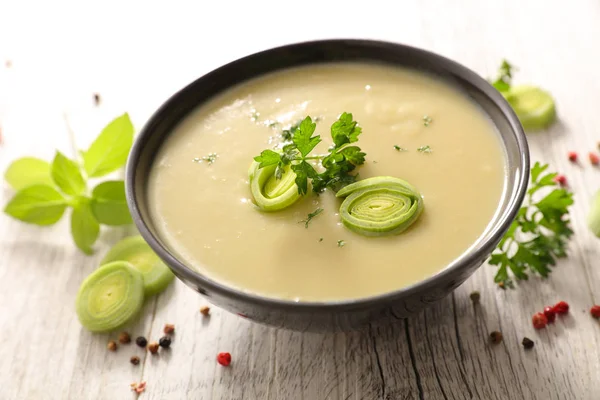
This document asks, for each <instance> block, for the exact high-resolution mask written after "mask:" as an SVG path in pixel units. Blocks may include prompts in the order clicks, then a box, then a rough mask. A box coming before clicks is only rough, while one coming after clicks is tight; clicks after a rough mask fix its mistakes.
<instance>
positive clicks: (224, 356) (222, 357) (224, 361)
mask: <svg viewBox="0 0 600 400" xmlns="http://www.w3.org/2000/svg"><path fill="white" fill-rule="evenodd" d="M217 362H218V363H219V364H221V365H222V366H224V367H228V366H229V364H231V354H229V353H219V354H217Z"/></svg>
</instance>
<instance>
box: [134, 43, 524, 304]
mask: <svg viewBox="0 0 600 400" xmlns="http://www.w3.org/2000/svg"><path fill="white" fill-rule="evenodd" d="M347 44H352V45H359V46H367V47H373V48H382V47H383V48H386V49H396V50H402V51H405V52H414V53H415V54H419V55H420V57H423V58H428V59H429V60H431V61H432V62H435V63H440V64H441V65H444V70H446V71H447V72H448V73H449V74H450V75H452V76H455V77H460V78H461V79H462V80H465V81H467V82H468V83H469V84H471V85H472V86H473V87H475V89H476V90H478V91H479V92H480V93H481V94H483V95H484V96H485V97H487V99H488V100H490V101H491V102H492V103H493V104H494V105H495V106H496V107H497V108H498V109H499V110H500V111H501V113H502V115H503V116H504V117H505V118H506V120H507V121H508V123H509V127H510V129H511V130H512V133H513V134H514V135H515V139H516V144H517V147H518V149H519V150H520V155H519V157H518V160H519V165H516V166H511V165H509V164H508V160H507V166H506V167H507V170H510V169H511V167H516V168H517V173H516V178H517V179H518V182H517V185H516V190H513V191H512V195H509V194H507V193H505V192H508V189H507V188H505V189H504V190H503V195H502V198H506V196H510V197H509V199H508V203H507V205H506V208H505V210H504V212H503V213H500V215H499V216H494V217H493V219H491V220H490V223H491V222H493V221H494V219H495V220H496V222H495V224H494V225H492V226H491V227H490V225H488V227H487V228H486V231H484V232H483V233H482V234H481V235H480V236H479V238H478V241H477V242H474V243H473V244H472V245H471V246H470V247H469V248H468V249H466V250H465V251H464V252H463V253H462V254H461V255H460V256H459V257H457V258H455V259H454V260H453V261H452V262H450V263H449V264H447V265H446V266H445V267H444V268H442V269H441V270H440V271H438V272H437V273H435V274H433V275H431V276H429V277H427V278H425V279H423V280H420V281H418V282H415V283H413V284H411V285H408V286H405V287H402V288H399V289H396V290H393V291H390V292H386V293H381V294H377V295H374V296H369V297H363V298H357V299H348V300H334V301H319V302H312V301H300V302H297V301H293V300H286V299H277V298H274V297H267V296H263V295H259V294H255V293H251V292H247V291H244V290H241V289H238V288H236V287H234V286H228V285H227V284H225V283H220V282H218V281H216V280H213V279H211V278H210V277H208V276H205V275H203V274H201V273H199V272H197V271H195V270H193V269H192V268H190V267H187V266H186V265H185V264H184V263H183V262H181V261H180V260H179V259H178V258H176V257H175V256H174V255H172V254H171V252H170V251H169V250H167V249H166V248H165V247H163V246H162V244H161V243H160V241H159V240H158V239H157V238H156V237H155V236H154V235H153V234H152V231H151V230H150V229H149V227H148V226H147V224H146V222H145V220H144V218H143V216H142V214H141V212H140V209H139V207H138V202H139V199H138V195H137V193H136V190H135V188H136V180H137V176H136V175H137V168H136V167H137V165H138V164H139V161H140V157H141V155H142V153H143V148H144V143H145V142H146V141H147V139H148V138H150V137H151V136H152V135H153V128H152V127H153V126H155V124H156V122H157V120H158V119H159V118H161V114H163V113H165V112H166V111H167V110H169V109H171V108H172V107H173V106H174V105H176V104H177V103H178V101H179V98H180V97H181V95H182V92H184V91H185V90H186V89H187V88H189V87H191V86H193V85H195V84H196V83H197V81H199V80H201V79H202V78H203V77H204V76H206V75H208V74H210V73H213V72H216V71H219V70H221V69H226V68H232V66H234V65H237V64H239V63H243V62H246V61H248V59H251V58H256V57H261V56H265V55H266V54H268V53H270V52H276V51H281V50H294V49H298V48H303V47H307V46H324V45H326V46H335V45H347ZM373 61H376V60H373ZM326 62H329V61H324V63H326ZM340 62H344V61H340ZM349 62H351V61H349ZM365 62H368V61H365ZM317 63H323V62H322V61H321V62H320V61H317V60H315V64H317ZM199 104H200V103H199ZM186 116H187V115H186ZM183 118H185V116H184V117H183ZM183 118H182V119H183ZM529 169H530V158H529V148H528V144H527V139H526V136H525V132H524V130H523V128H522V126H521V123H520V121H519V119H518V117H517V115H516V114H515V112H514V111H513V109H512V107H511V106H510V105H509V104H508V102H507V101H506V99H505V98H504V97H503V96H502V95H501V94H500V93H499V92H498V91H497V90H496V89H495V88H494V87H493V86H492V85H491V84H490V83H489V82H488V81H486V80H485V79H483V78H482V77H481V76H479V75H478V74H477V73H475V72H474V71H472V70H471V69H469V68H467V67H465V66H463V65H462V64H459V63H457V62H455V61H453V60H451V59H449V58H446V57H444V56H441V55H439V54H436V53H434V52H431V51H428V50H424V49H421V48H418V47H414V46H409V45H405V44H401V43H395V42H388V41H381V40H369V39H351V38H349V39H325V40H313V41H303V42H296V43H290V44H286V45H282V46H277V47H272V48H268V49H266V50H262V51H259V52H255V53H253V54H250V55H247V56H245V57H242V58H238V59H237V60H234V61H231V62H229V63H227V64H224V65H222V66H220V67H218V68H216V69H213V70H212V71H210V72H207V73H206V74H204V75H202V76H200V77H198V78H197V79H195V80H194V81H193V82H191V83H189V84H188V85H186V86H185V87H183V88H181V89H180V90H178V91H177V92H176V93H175V94H173V95H172V96H171V97H170V98H169V99H167V100H166V101H165V102H164V103H163V104H162V105H161V106H160V107H159V108H158V109H157V110H156V111H155V112H154V113H153V114H152V116H151V117H150V118H149V119H148V121H147V122H146V123H145V125H144V126H143V128H142V129H141V130H140V132H139V134H138V136H137V138H136V139H135V141H134V144H133V146H132V149H131V152H130V155H129V158H128V161H127V165H126V173H125V185H126V197H127V204H128V207H129V210H130V212H131V215H132V217H133V221H134V223H135V225H136V226H137V228H138V230H139V232H140V234H141V235H142V237H143V238H144V240H145V241H146V242H147V243H148V244H149V245H150V247H151V248H152V249H153V250H154V251H155V252H156V253H157V254H158V255H159V256H160V258H162V259H163V261H165V263H166V264H167V265H168V266H169V268H171V269H172V270H173V271H174V272H175V275H176V276H178V277H183V280H185V281H191V282H193V283H194V284H198V287H200V288H202V289H204V290H206V291H207V293H208V295H209V296H212V294H213V293H214V294H218V295H220V296H223V297H225V298H233V299H235V300H238V301H241V302H243V303H249V304H253V305H258V306H265V307H268V308H276V309H280V310H293V311H294V312H309V313H310V312H315V311H318V312H331V311H338V312H339V311H344V310H352V309H365V308H370V307H373V306H375V305H380V304H383V303H389V302H393V301H394V300H395V299H398V298H401V297H405V296H410V295H412V294H414V293H417V292H422V291H426V290H427V289H429V288H432V287H433V286H436V284H437V283H439V282H442V281H444V280H449V279H452V278H451V277H452V276H456V275H457V274H458V273H459V272H460V271H461V270H464V269H467V268H468V267H469V266H470V265H472V264H473V263H476V262H478V260H479V259H480V258H482V257H483V256H484V255H486V254H489V253H491V252H492V251H493V249H494V248H495V247H496V245H497V243H498V242H499V241H500V239H501V237H502V236H503V235H504V232H506V230H507V229H508V228H509V226H510V224H511V223H512V221H513V219H514V218H515V217H516V214H517V212H518V210H519V208H520V206H521V203H522V201H523V199H524V196H525V194H526V190H527V186H528V182H529ZM146 178H147V176H146ZM499 209H500V206H498V208H497V209H496V211H498V210H499ZM484 235H485V237H484ZM180 279H181V278H180ZM211 292H212V293H211Z"/></svg>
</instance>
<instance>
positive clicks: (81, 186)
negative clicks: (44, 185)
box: [51, 151, 85, 196]
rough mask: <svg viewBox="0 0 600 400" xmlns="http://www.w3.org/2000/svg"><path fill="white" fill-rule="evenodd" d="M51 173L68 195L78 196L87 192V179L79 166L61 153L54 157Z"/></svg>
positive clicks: (55, 181) (58, 152)
mask: <svg viewBox="0 0 600 400" xmlns="http://www.w3.org/2000/svg"><path fill="white" fill-rule="evenodd" d="M51 172H52V179H53V180H54V183H56V185H57V186H58V187H59V188H60V189H61V190H62V191H63V192H65V193H66V194H70V195H71V196H76V195H79V194H82V193H83V192H84V191H85V179H84V178H83V175H81V170H80V169H79V165H78V164H77V163H76V162H75V161H73V160H70V159H68V158H67V157H65V156H64V154H62V153H61V152H60V151H57V152H56V155H55V156H54V161H52V171H51Z"/></svg>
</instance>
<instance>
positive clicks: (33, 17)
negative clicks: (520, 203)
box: [0, 0, 600, 400]
mask: <svg viewBox="0 0 600 400" xmlns="http://www.w3.org/2000/svg"><path fill="white" fill-rule="evenodd" d="M6 3H8V2H5V3H3V4H2V5H0V61H2V64H3V63H4V61H6V60H10V61H11V62H12V66H10V68H8V67H6V68H5V66H4V65H0V124H1V126H2V130H3V136H4V140H3V143H2V145H1V146H0V170H4V169H5V168H6V167H7V166H8V164H9V163H10V162H11V161H12V160H13V159H16V158H18V157H21V156H24V155H35V156H40V157H43V158H46V159H51V157H52V156H53V153H54V149H55V148H58V149H60V150H61V151H63V152H64V153H65V154H68V155H70V156H73V155H74V154H75V153H74V152H75V149H76V148H85V147H87V145H88V144H89V143H90V141H91V140H92V139H93V137H94V136H95V135H96V134H97V133H98V132H99V130H100V128H101V127H102V126H103V125H104V124H105V123H107V122H108V121H109V120H110V119H112V118H113V117H115V116H116V115H118V114H119V113H121V112H123V111H129V113H130V114H131V116H132V119H133V120H134V122H135V124H136V126H137V127H140V126H141V125H142V124H143V123H144V121H145V120H146V119H147V118H148V117H149V115H150V113H151V112H152V111H153V110H154V109H155V108H156V107H157V106H158V105H159V104H160V103H161V102H162V101H163V100H164V99H165V98H166V97H167V96H168V95H170V94H171V93H173V92H174V91H176V90H177V89H178V88H180V87H182V86H183V85H184V84H186V83H187V82H189V81H191V80H192V79H194V78H195V77H197V76H200V75H201V74H203V73H205V72H207V71H209V70H211V69H212V68H214V67H217V66H218V65H220V64H222V63H224V62H226V61H229V60H232V59H235V58H237V57H240V56H243V55H245V54H248V53H250V52H254V51H257V50H260V49H264V48H267V47H271V46H274V45H279V44H284V43H288V42H293V41H301V40H308V39H317V38H326V37H349V36H354V37H364V38H375V39H384V40H392V41H398V42H404V43H407V44H412V45H417V46H421V47H424V48H427V49H431V50H433V51H436V52H438V53H441V54H443V55H445V56H448V57H451V58H453V59H455V60H457V61H459V62H461V63H463V64H465V65H467V66H468V67H470V68H472V69H474V70H475V71H477V72H479V73H480V74H482V75H483V76H491V75H493V74H494V73H495V71H496V68H497V66H498V65H499V63H500V61H501V59H502V58H507V59H508V60H510V61H512V62H513V63H514V64H515V65H517V66H518V67H519V72H518V76H517V80H518V81H519V82H526V83H534V84H538V85H541V86H543V87H544V88H547V89H548V90H549V91H550V92H551V93H552V94H553V95H554V96H555V98H556V101H557V105H558V110H559V113H560V122H559V123H558V124H556V125H555V126H553V127H552V128H551V129H550V130H549V131H547V132H543V133H538V134H531V135H530V136H529V139H530V144H531V153H532V157H533V159H534V160H540V161H543V162H548V163H550V164H551V166H552V168H553V169H554V170H557V171H560V172H562V173H564V174H565V175H566V176H567V178H568V180H569V184H570V186H571V188H572V189H573V191H574V192H575V200H576V205H575V206H574V207H573V209H572V217H573V227H574V230H575V233H576V236H575V240H574V241H573V242H572V245H571V247H570V253H569V257H568V259H565V260H563V261H561V262H560V263H559V265H558V266H557V267H556V268H555V270H554V272H553V273H552V275H551V277H550V279H547V280H542V279H538V278H533V279H530V281H529V282H526V283H523V284H521V285H519V288H518V289H516V290H507V291H503V290H500V289H498V288H497V287H495V286H494V285H493V283H492V278H493V275H494V271H495V270H494V268H492V267H489V266H483V267H482V268H481V269H479V270H478V271H477V273H476V274H475V275H474V276H473V277H472V278H471V279H469V280H468V281H467V282H466V283H465V284H464V285H463V286H461V287H460V288H459V289H458V290H456V292H455V293H454V294H453V295H452V296H449V297H448V298H446V299H445V300H443V301H441V302H440V303H439V304H438V305H436V306H435V307H433V308H431V309H429V310H427V311H425V312H422V313H421V314H419V315H418V316H416V317H414V318H412V319H409V320H406V321H401V320H399V321H395V322H394V323H392V324H379V323H378V324H373V325H372V326H369V327H366V328H365V329H364V330H363V331H360V332H354V333H339V334H329V335H321V334H308V333H306V334H303V333H295V332H287V331H282V330H274V329H270V328H267V327H263V326H259V325H255V324H253V323H250V322H248V321H245V320H243V319H241V318H239V317H237V316H235V315H230V314H229V313H227V312H224V311H221V310H219V309H217V308H213V309H212V310H211V313H212V316H211V317H210V318H209V319H206V318H202V316H201V315H200V313H199V311H198V310H199V308H200V306H202V305H204V304H205V301H204V300H203V299H202V298H201V297H200V296H199V295H198V294H196V293H194V292H193V291H191V290H189V289H188V288H186V287H184V285H183V284H181V283H180V282H176V284H174V285H172V286H171V287H170V288H169V289H168V290H167V291H166V292H165V293H164V294H161V295H160V296H158V297H156V298H154V299H152V300H150V301H148V302H147V305H146V306H145V309H144V311H143V313H142V315H141V317H140V318H139V319H138V320H137V321H136V322H135V323H133V324H131V325H130V326H129V327H128V328H127V329H128V330H129V331H130V332H131V333H132V334H133V335H145V336H147V337H149V338H153V339H157V338H158V337H159V336H160V335H161V333H162V327H163V325H164V324H165V323H167V322H168V323H173V324H175V325H176V334H175V339H174V342H173V345H172V350H171V351H170V352H168V353H167V352H165V353H163V354H161V355H160V356H155V357H151V356H146V355H145V354H144V353H143V352H142V351H141V350H140V349H139V348H137V347H136V346H135V345H133V344H132V345H129V346H128V347H127V346H121V347H120V349H119V350H118V351H117V352H116V353H110V352H108V351H107V350H106V343H107V341H108V340H109V338H115V335H92V334H90V333H88V332H87V331H85V330H83V329H82V328H81V326H80V325H79V322H78V320H77V318H76V316H75V312H74V307H73V304H74V299H75V294H76V292H77V288H78V286H79V284H80V282H81V281H82V279H83V278H84V277H85V276H86V275H88V274H89V273H90V272H91V271H92V270H94V268H96V266H97V264H98V260H99V259H100V258H101V257H102V255H103V253H104V252H105V251H106V249H107V248H108V247H109V246H110V245H111V244H113V243H114V242H115V241H117V240H118V239H119V238H120V237H122V236H124V235H125V234H126V232H125V231H123V230H118V229H113V230H105V231H103V232H102V236H101V239H100V241H99V243H98V244H97V246H96V249H97V251H96V253H95V254H94V255H93V256H85V255H83V254H82V253H81V252H79V251H78V250H77V249H76V248H75V246H74V245H73V243H72V242H71V238H70V234H69V225H68V221H67V220H68V219H67V218H65V220H64V221H62V222H61V223H59V224H58V225H57V226H54V227H51V228H45V229H43V228H37V227H34V226H28V225H25V224H22V223H19V222H17V221H14V220H12V219H9V218H8V217H7V216H5V215H0V328H1V329H0V344H1V346H2V347H1V350H0V354H1V357H0V399H129V398H131V397H133V396H134V395H133V394H132V393H131V392H130V389H129V384H130V383H131V382H134V381H140V380H145V381H147V383H148V386H147V390H146V392H145V393H144V394H143V395H142V396H143V397H144V398H148V399H182V398H186V397H187V398H197V399H306V400H313V399H340V400H342V399H598V398H600V350H599V349H600V326H599V325H598V322H597V321H595V320H593V319H592V318H590V316H589V314H588V309H589V307H590V306H591V305H592V304H594V303H597V302H600V269H598V268H597V267H598V265H599V264H598V263H599V261H598V260H599V259H600V241H599V240H598V239H596V238H595V237H593V235H592V234H591V233H590V232H589V231H588V229H587V228H586V226H585V222H584V221H585V216H586V214H587V212H588V209H589V199H590V197H591V195H592V194H593V193H594V192H595V191H596V190H597V189H598V188H599V187H600V185H599V182H600V170H598V169H597V168H593V167H591V166H590V165H589V163H587V159H586V157H587V156H586V155H587V152H588V151H592V150H594V149H596V146H597V142H598V140H599V139H600V78H598V74H599V71H600V51H599V50H600V47H599V46H600V41H599V40H600V23H599V22H598V21H599V20H600V3H598V2H597V1H594V0H581V1H577V2H575V1H574V2H564V1H552V0H539V1H520V0H510V1H508V0H504V1H502V2H494V3H493V4H492V2H484V1H478V0H471V1H462V2H445V1H441V0H436V1H428V2H422V1H417V0H414V1H404V2H394V4H395V5H394V6H386V5H385V3H384V2H378V1H373V0H371V1H368V2H362V3H361V4H360V5H351V4H350V3H351V2H345V3H344V5H343V6H342V5H340V6H336V5H334V4H328V3H326V2H323V1H312V0H310V1H308V0H306V1H303V2H298V3H295V4H294V5H291V4H288V3H285V2H274V3H272V4H268V3H266V2H256V1H255V2H243V4H235V3H231V2H221V3H219V4H212V5H210V6H207V5H205V6H201V5H200V2H196V3H198V4H184V3H180V2H169V3H163V5H161V6H152V5H150V3H151V2H145V3H133V2H131V3H129V2H119V3H116V2H115V3H111V2H108V1H107V2H98V3H97V4H96V5H95V6H92V5H89V4H88V3H86V5H83V2H68V1H65V0H62V1H56V0H55V1H52V2H43V3H42V2H39V3H40V4H38V5H36V6H35V7H33V8H35V10H34V9H33V8H32V6H31V5H30V4H28V3H26V2H18V3H17V2H12V4H10V5H9V4H6ZM167 4H169V5H168V6H167ZM32 12H33V14H32ZM94 92H98V93H100V95H101V97H102V102H101V105H100V106H99V107H95V106H94V105H93V99H92V94H93V93H94ZM65 115H66V117H67V119H68V120H69V121H70V124H71V126H72V130H73V132H74V134H70V133H69V131H68V129H67V128H66V127H65V120H64V116H65ZM568 150H575V151H578V152H579V153H580V157H581V158H582V162H581V163H580V164H579V165H573V164H571V163H569V162H568V160H567V151H568ZM11 195H12V191H11V190H10V189H9V188H8V186H7V185H5V184H2V186H1V187H0V203H2V204H5V203H6V201H7V200H8V199H9V198H10V197H11ZM473 290H479V291H480V292H481V295H482V297H481V305H480V306H477V307H474V306H473V305H472V304H471V301H470V300H469V293H470V292H471V291H473ZM560 299H564V300H567V301H568V302H569V303H570V304H571V310H572V311H571V313H570V314H569V315H568V316H567V317H565V318H560V319H559V320H558V321H557V322H556V323H555V324H554V325H553V326H551V327H550V328H548V329H545V330H543V331H539V332H536V331H534V329H533V327H532V326H531V315H533V313H534V312H536V311H538V310H540V309H542V307H543V306H544V305H547V304H553V303H554V302H556V301H558V300H560ZM493 330H500V331H502V333H503V334H504V341H503V342H502V343H501V344H500V345H496V346H492V345H490V344H489V342H488V334H489V332H490V331H493ZM524 336H528V337H530V338H533V339H534V340H535V342H536V345H535V348H534V349H533V350H532V351H527V352H526V351H524V350H523V347H522V346H521V343H520V342H521V340H522V338H523V337H524ZM219 351H229V352H231V354H232V356H233V364H232V366H231V367H230V368H223V367H221V366H219V365H218V364H217V363H216V362H215V355H216V353H217V352H219ZM134 354H137V355H139V356H140V357H141V359H142V362H141V364H140V365H138V366H133V365H131V364H130V363H129V358H130V356H131V355H134Z"/></svg>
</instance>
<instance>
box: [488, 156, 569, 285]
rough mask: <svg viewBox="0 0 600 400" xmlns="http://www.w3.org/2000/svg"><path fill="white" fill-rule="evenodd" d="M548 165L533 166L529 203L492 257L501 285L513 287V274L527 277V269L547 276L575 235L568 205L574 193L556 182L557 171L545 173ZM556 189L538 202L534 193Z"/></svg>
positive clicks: (497, 278) (518, 278)
mask: <svg viewBox="0 0 600 400" xmlns="http://www.w3.org/2000/svg"><path fill="white" fill-rule="evenodd" d="M547 168H548V165H541V164H540V163H536V164H535V165H534V166H533V168H532V169H531V184H530V188H529V190H528V191H527V199H526V202H525V203H526V204H525V205H524V206H522V207H521V209H520V210H519V212H518V213H517V216H516V217H515V220H514V221H513V223H512V224H511V226H510V228H509V229H508V231H507V232H506V234H505V235H504V237H503V238H502V240H501V241H500V243H499V244H498V248H497V249H496V250H495V252H494V254H492V256H491V257H490V260H489V264H491V265H496V266H498V271H497V273H496V276H495V278H494V281H495V282H496V283H498V284H500V285H501V287H514V282H513V280H512V277H513V276H514V278H516V279H517V280H526V279H528V272H533V273H535V274H539V275H541V276H542V277H547V276H548V275H549V274H550V272H552V270H551V269H550V267H552V266H554V265H555V264H556V259H557V258H560V257H565V256H566V254H567V252H566V250H567V245H568V241H569V239H570V238H571V236H572V235H573V231H572V230H571V228H570V226H569V223H570V221H569V219H568V213H569V206H571V205H572V204H573V193H571V192H570V191H568V190H567V189H565V188H562V187H559V186H557V184H556V183H555V182H554V181H553V178H554V177H555V176H556V175H557V174H556V173H545V171H546V169H547ZM548 187H553V190H552V191H550V192H549V193H548V194H546V195H545V196H544V197H542V198H541V199H540V200H538V201H537V202H536V201H535V199H534V198H533V195H534V194H536V193H538V191H539V190H541V189H543V188H548Z"/></svg>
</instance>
